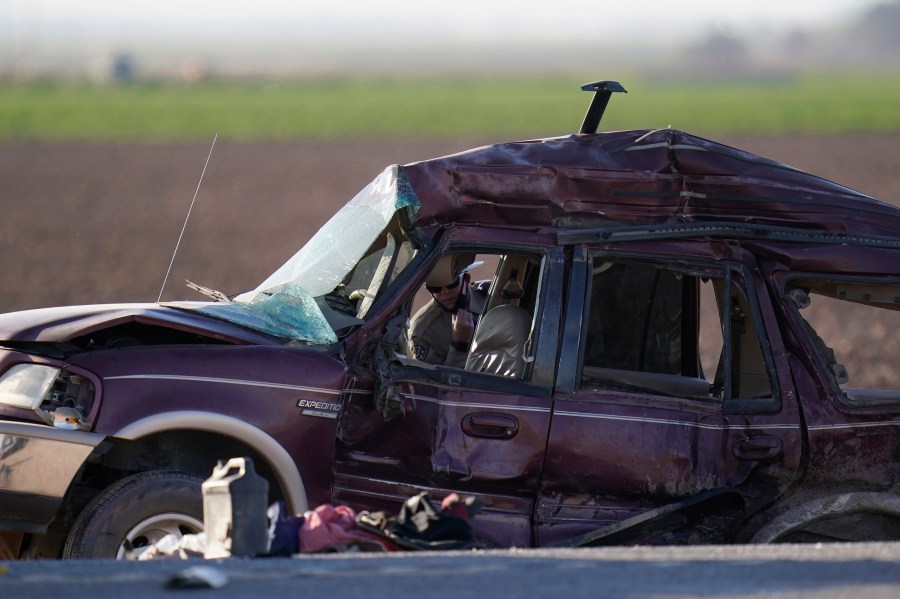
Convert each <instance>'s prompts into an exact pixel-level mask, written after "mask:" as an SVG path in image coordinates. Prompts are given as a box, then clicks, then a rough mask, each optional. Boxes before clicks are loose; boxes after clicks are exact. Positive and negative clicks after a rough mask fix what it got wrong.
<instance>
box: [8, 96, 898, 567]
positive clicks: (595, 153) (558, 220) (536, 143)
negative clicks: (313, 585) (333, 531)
mask: <svg viewBox="0 0 900 599" xmlns="http://www.w3.org/2000/svg"><path fill="white" fill-rule="evenodd" d="M586 89H589V90H591V91H594V92H595V97H594V98H595V100H594V102H593V104H592V106H591V108H590V109H589V111H588V114H587V116H586V117H585V121H584V125H583V126H582V130H581V131H580V132H579V133H577V134H573V135H566V136H563V137H557V138H551V139H541V140H532V141H523V142H516V143H505V144H498V145H493V146H487V147H483V148H478V149H474V150H471V151H468V152H463V153H460V154H456V155H452V156H447V157H443V158H438V159H435V160H428V161H424V162H417V163H413V164H408V165H405V166H392V167H389V168H388V169H386V170H385V171H384V172H383V173H382V174H381V175H379V176H378V177H377V178H376V179H375V180H374V181H373V182H372V183H371V184H370V185H369V186H368V187H366V188H365V189H364V190H362V191H361V192H360V193H359V194H358V195H357V196H356V197H354V198H353V199H352V200H351V201H350V202H349V203H348V204H347V205H346V206H345V207H344V208H343V209H341V210H340V211H339V212H338V213H337V214H336V215H335V216H334V217H333V218H332V219H331V220H330V221H329V222H328V223H327V224H326V225H325V226H324V227H323V228H322V229H321V230H320V231H319V232H318V233H317V234H316V235H315V236H314V237H313V238H312V239H311V240H310V242H309V243H308V244H307V245H306V246H305V247H303V248H302V249H301V250H300V251H299V252H298V253H297V254H296V255H295V256H294V257H293V258H292V259H291V260H289V261H288V262H287V263H286V264H285V265H284V266H283V267H282V268H280V269H279V270H278V271H276V272H275V273H274V274H272V276H271V277H269V278H268V279H267V280H266V281H264V282H263V283H261V284H260V285H259V286H258V287H257V288H256V289H255V290H253V291H251V292H248V293H244V294H241V295H238V296H232V297H227V296H225V295H224V294H221V293H218V292H213V291H211V290H204V291H206V292H207V293H208V294H209V295H210V296H211V297H212V299H214V300H215V301H209V302H167V303H156V304H153V303H149V304H137V305H135V304H127V305H100V306H71V307H62V308H53V309H42V310H32V311H25V312H17V313H12V314H6V315H3V316H0V339H2V340H3V341H0V416H2V420H0V530H2V531H4V532H0V545H3V546H5V547H6V551H7V553H8V554H10V555H18V556H20V557H57V556H60V555H61V556H64V557H115V556H122V555H123V554H124V551H125V548H126V547H127V546H129V544H130V545H131V546H134V547H137V548H140V547H141V546H146V545H148V544H149V543H152V542H153V541H155V540H157V539H159V538H160V537H161V536H163V535H164V534H166V533H170V532H180V533H187V532H194V531H196V530H198V529H199V528H200V527H201V526H202V508H201V500H200V492H199V485H200V482H201V481H202V480H203V479H204V478H206V477H208V476H209V474H210V472H211V471H212V468H213V466H214V465H215V463H216V461H217V460H220V459H224V458H228V457H233V456H239V455H240V456H250V457H252V458H253V460H254V463H255V465H256V467H257V470H258V471H260V472H261V473H262V474H263V475H264V476H266V477H267V478H268V480H269V482H270V489H271V493H272V499H277V498H281V499H284V501H285V502H286V504H287V506H288V508H289V509H290V510H292V511H293V512H297V513H299V512H303V511H305V510H306V509H308V508H310V507H314V506H315V505H317V504H320V503H324V502H344V503H347V504H349V505H350V506H352V507H354V508H356V509H387V510H391V511H396V510H397V508H398V507H399V505H400V504H401V503H402V502H403V501H404V500H405V499H406V498H409V497H410V496H412V495H415V494H417V493H419V492H421V491H428V492H430V493H431V494H432V496H433V497H435V498H440V497H442V496H444V495H446V494H449V493H450V492H458V493H460V494H463V495H468V496H477V497H479V498H480V499H481V500H482V501H483V505H484V508H483V510H482V511H481V512H480V513H479V515H478V516H477V517H476V518H475V519H474V521H473V525H474V528H475V533H476V535H477V537H478V539H479V540H480V541H481V542H482V543H483V544H484V545H485V546H496V547H511V546H521V547H532V546H545V547H546V546H553V545H568V546H578V545H597V544H612V543H703V542H707V543H708V542H717V543H720V542H785V541H791V542H794V541H816V542H818V541H831V540H841V541H843V540H870V539H900V485H898V483H900V476H898V463H900V462H898V454H900V375H898V374H897V368H896V364H895V363H896V357H897V355H898V354H896V353H892V352H890V351H889V349H890V348H891V347H892V346H893V338H895V337H897V335H898V333H900V322H898V318H900V312H898V309H900V210H898V209H897V208H894V207H893V206H890V205H888V204H885V203H882V202H879V201H877V200H874V199H872V198H870V197H867V196H865V195H862V194H860V193H857V192H855V191H853V190H850V189H847V188H845V187H843V186H841V185H838V184H835V183H832V182H830V181H827V180H824V179H821V178H819V177H815V176H812V175H809V174H806V173H804V172H801V171H798V170H797V169H794V168H791V167H789V166H786V165H784V164H781V163H778V162H774V161H771V160H767V159H764V158H760V157H758V156H754V155H752V154H749V153H746V152H743V151H740V150H736V149H734V148H730V147H726V146H723V145H720V144H717V143H715V142H712V141H708V140H705V139H701V138H698V137H695V136H692V135H689V134H687V133H683V132H680V131H675V130H671V129H663V130H650V131H648V130H641V131H623V132H611V133H596V131H595V130H596V126H597V122H599V118H600V114H601V113H602V110H603V108H604V107H605V105H606V101H607V100H608V99H609V96H610V94H611V93H612V92H614V91H624V90H622V89H621V86H619V85H618V84H615V83H613V82H598V83H597V84H591V85H589V86H586ZM447 254H453V255H455V256H456V257H457V258H458V262H460V263H462V262H465V263H467V264H471V263H476V264H477V263H478V262H481V263H482V265H481V266H480V267H478V268H477V269H476V270H474V271H473V272H472V276H473V278H475V279H481V280H484V281H486V282H485V283H484V285H483V287H484V289H485V302H484V310H483V311H482V313H481V314H480V316H479V318H478V328H477V330H476V332H475V338H474V342H473V344H472V349H471V352H472V355H470V356H469V359H468V360H467V361H466V364H467V367H465V368H463V367H460V368H453V367H448V366H435V365H432V364H428V363H425V362H421V361H418V360H416V359H414V358H413V357H411V356H412V355H414V352H408V351H407V341H408V339H407V336H408V334H407V333H408V321H409V318H410V316H411V314H412V313H413V311H414V310H415V309H416V308H417V307H418V305H419V304H420V303H421V295H422V294H418V298H417V292H419V291H420V289H421V288H422V285H423V282H424V281H425V279H426V276H427V275H428V274H429V272H430V271H431V269H432V267H433V266H434V265H435V264H437V263H438V260H439V258H441V257H442V256H445V255H447ZM201 289H202V288H201ZM426 296H427V294H426ZM504 312H505V313H510V312H516V313H517V314H519V315H524V316H523V317H522V318H520V319H518V320H509V319H507V320H502V319H499V316H500V315H502V314H503V313H504ZM497 323H506V324H501V325H498V324H497ZM513 323H514V324H513ZM498 326H500V328H501V330H503V331H505V332H507V333H508V334H507V335H501V336H499V337H500V338H501V339H500V341H498V340H497V339H498V336H497V335H493V336H492V337H491V339H490V340H489V339H487V337H489V335H487V334H484V333H483V331H485V330H488V329H489V328H491V327H493V330H495V331H496V330H497V327H498ZM513 328H516V329H517V330H512V329H513ZM503 339H505V340H506V341H503ZM489 341H490V342H489ZM476 353H478V354H479V355H477V356H476V355H474V354H476ZM510 363H513V364H515V368H508V365H509V364H510ZM498 364H505V365H506V366H507V367H503V368H499V367H497V365H498Z"/></svg>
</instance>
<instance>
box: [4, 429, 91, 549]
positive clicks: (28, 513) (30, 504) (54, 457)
mask: <svg viewBox="0 0 900 599" xmlns="http://www.w3.org/2000/svg"><path fill="white" fill-rule="evenodd" d="M105 438H106V437H105V435H101V434H97V433H89V432H85V431H73V430H64V429H58V428H53V427H49V426H45V425H42V424H30V423H25V422H0V506H2V509H0V530H6V531H17V532H30V533H38V534H40V533H44V532H46V531H47V526H48V525H49V524H50V521H51V520H53V518H54V516H56V513H57V511H58V510H59V507H60V505H61V504H62V501H63V498H64V497H65V495H66V492H67V491H68V490H69V487H70V486H71V484H72V481H73V480H75V476H76V475H77V474H78V471H79V470H80V469H81V467H82V465H83V464H84V461H85V460H86V459H87V457H88V456H89V455H90V454H91V453H92V452H93V451H94V449H95V448H96V447H97V446H98V445H99V444H100V443H101V441H103V439H105Z"/></svg>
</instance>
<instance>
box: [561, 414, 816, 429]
mask: <svg viewBox="0 0 900 599" xmlns="http://www.w3.org/2000/svg"><path fill="white" fill-rule="evenodd" d="M553 415H554V416H556V415H559V416H569V417H572V418H596V419H598V420H616V421H620V422H642V423H647V424H672V425H675V426H689V427H691V428H702V429H708V430H722V431H726V430H746V429H750V428H764V429H784V430H800V425H799V424H744V425H735V424H725V425H723V424H703V423H700V422H686V421H683V420H666V419H664V418H645V417H636V416H614V415H612V414H588V413H585V412H568V411H562V410H557V411H555V412H553Z"/></svg>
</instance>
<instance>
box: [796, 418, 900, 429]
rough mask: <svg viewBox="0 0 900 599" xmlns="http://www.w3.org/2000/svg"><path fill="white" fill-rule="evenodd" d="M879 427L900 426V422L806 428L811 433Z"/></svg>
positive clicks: (889, 421) (817, 425)
mask: <svg viewBox="0 0 900 599" xmlns="http://www.w3.org/2000/svg"><path fill="white" fill-rule="evenodd" d="M877 426H900V421H897V420H886V421H885V422H857V423H856V424H813V425H810V426H808V427H806V428H807V430H810V431H830V430H839V429H843V428H874V427H877Z"/></svg>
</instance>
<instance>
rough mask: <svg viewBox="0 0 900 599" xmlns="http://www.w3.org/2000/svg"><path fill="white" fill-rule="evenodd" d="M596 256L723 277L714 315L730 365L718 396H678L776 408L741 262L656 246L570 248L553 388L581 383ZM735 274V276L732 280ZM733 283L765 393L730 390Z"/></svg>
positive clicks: (751, 284)
mask: <svg viewBox="0 0 900 599" xmlns="http://www.w3.org/2000/svg"><path fill="white" fill-rule="evenodd" d="M598 257H599V258H602V259H608V260H610V261H619V262H623V261H624V262H632V263H637V264H646V265H648V266H654V267H661V268H664V269H668V270H671V271H675V272H682V273H685V274H688V273H690V274H692V275H693V276H700V273H702V272H704V271H706V272H710V274H711V275H713V276H715V277H717V278H720V279H721V280H722V281H723V288H724V289H725V290H726V293H725V294H724V302H723V305H721V306H718V309H719V319H720V325H721V326H722V328H723V331H722V343H723V354H724V360H725V363H726V364H728V365H729V366H728V367H727V368H726V369H725V373H724V380H723V387H724V389H723V396H722V398H721V399H719V398H713V397H711V396H710V397H709V398H707V399H703V398H699V397H696V396H684V397H682V396H677V399H678V400H689V401H697V402H701V403H704V404H719V405H720V406H721V411H722V413H723V414H767V413H775V412H778V411H779V410H780V409H781V391H780V385H779V379H778V376H777V369H776V368H775V362H774V358H773V356H772V351H771V346H770V344H769V336H768V331H767V330H766V324H765V319H764V318H763V314H762V310H761V309H760V305H759V301H758V298H757V296H756V286H755V281H754V278H753V276H752V273H751V272H750V270H749V269H747V268H746V267H745V265H744V264H742V263H741V262H738V261H735V260H712V259H709V258H704V257H697V258H693V257H684V256H683V255H680V256H679V257H678V258H677V260H673V258H672V257H671V256H669V255H665V254H660V253H659V252H650V253H647V252H640V251H622V250H619V249H609V248H591V247H586V246H577V247H574V248H572V260H571V279H570V282H569V285H568V298H567V302H566V312H565V320H564V341H563V344H562V346H561V349H562V350H563V352H562V354H561V359H560V375H559V377H558V379H557V390H558V391H562V392H568V393H573V392H575V391H578V390H580V389H581V380H582V373H583V370H584V358H585V349H586V338H587V333H588V331H587V328H588V323H589V310H590V299H591V286H592V284H593V279H592V268H593V264H594V260H595V259H596V258H598ZM713 273H715V274H713ZM736 276H737V278H739V279H740V281H735V278H736ZM739 283H743V284H739ZM735 285H737V286H738V288H739V289H740V290H742V292H743V294H744V296H745V297H746V299H747V303H748V305H749V309H750V315H748V316H749V317H750V318H751V319H752V321H753V326H754V328H755V330H756V338H757V341H758V343H759V346H760V352H761V354H762V360H763V363H764V366H765V372H766V374H767V376H768V379H769V386H770V391H771V394H770V396H769V397H765V398H752V399H743V398H735V397H732V396H731V390H732V370H733V369H732V368H731V360H732V325H731V318H730V317H729V316H728V315H730V313H731V306H732V300H731V296H732V292H731V289H732V288H733V287H734V286H735ZM627 392H630V391H627ZM646 392H647V393H650V394H653V395H655V396H658V397H666V396H665V395H664V394H662V393H657V392H654V391H653V390H651V389H647V390H646Z"/></svg>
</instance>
